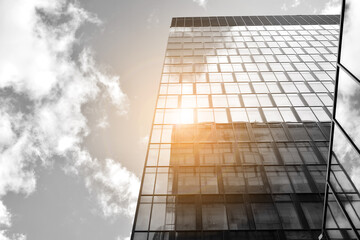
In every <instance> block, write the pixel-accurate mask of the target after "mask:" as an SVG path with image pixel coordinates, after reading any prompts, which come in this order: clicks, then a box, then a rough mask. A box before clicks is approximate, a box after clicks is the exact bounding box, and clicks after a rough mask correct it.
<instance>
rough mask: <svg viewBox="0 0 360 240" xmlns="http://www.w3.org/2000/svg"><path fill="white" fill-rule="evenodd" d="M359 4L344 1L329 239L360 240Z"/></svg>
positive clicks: (330, 174) (327, 215)
mask: <svg viewBox="0 0 360 240" xmlns="http://www.w3.org/2000/svg"><path fill="white" fill-rule="evenodd" d="M359 11H360V5H359V4H358V2H357V1H354V0H346V1H343V10H342V23H341V31H340V41H339V46H341V47H340V48H339V58H338V61H337V74H336V93H335V96H336V97H335V101H334V117H333V119H332V134H331V135H332V137H331V147H330V150H331V151H330V153H329V167H328V178H327V179H328V181H327V185H326V186H327V187H326V199H325V208H324V221H323V228H324V235H325V236H326V237H327V239H360V194H359V191H360V181H359V179H360V178H359V176H360V151H359V149H360V141H359V134H360V128H359V121H360V112H359V100H360V80H359V79H360V74H359V66H358V56H359V54H360V48H359V45H358V44H357V43H355V42H356V41H358V36H359V33H360V31H359V29H360V24H359V21H358V17H357V15H358V12H359Z"/></svg>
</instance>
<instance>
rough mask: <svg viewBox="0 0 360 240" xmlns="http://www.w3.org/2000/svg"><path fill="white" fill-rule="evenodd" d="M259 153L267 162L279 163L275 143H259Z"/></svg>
mask: <svg viewBox="0 0 360 240" xmlns="http://www.w3.org/2000/svg"><path fill="white" fill-rule="evenodd" d="M258 149H259V153H260V154H261V156H262V158H263V161H264V163H265V164H278V163H279V160H278V158H277V156H276V154H275V149H274V145H273V144H271V143H259V144H258Z"/></svg>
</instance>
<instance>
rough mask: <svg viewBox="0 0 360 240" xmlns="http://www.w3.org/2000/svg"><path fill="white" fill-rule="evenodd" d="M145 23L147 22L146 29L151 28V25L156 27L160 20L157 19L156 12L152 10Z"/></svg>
mask: <svg viewBox="0 0 360 240" xmlns="http://www.w3.org/2000/svg"><path fill="white" fill-rule="evenodd" d="M146 22H147V27H148V28H151V27H152V26H153V25H158V24H159V22H160V19H159V17H158V13H157V10H153V11H152V12H151V13H150V14H149V16H148V18H147V19H146Z"/></svg>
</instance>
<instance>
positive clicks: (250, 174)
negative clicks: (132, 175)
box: [141, 165, 326, 195]
mask: <svg viewBox="0 0 360 240" xmlns="http://www.w3.org/2000/svg"><path fill="white" fill-rule="evenodd" d="M325 175H326V167H325V165H320V166H308V167H307V168H305V167H304V166H265V167H263V166H257V167H252V166H242V167H224V166H223V167H219V168H216V167H181V166H179V167H176V168H174V167H158V168H153V167H147V168H146V169H145V173H144V176H143V177H144V179H143V180H144V181H143V186H142V190H141V194H142V195H149V194H200V193H201V194H219V193H225V194H239V193H241V194H246V193H294V192H295V193H316V192H324V190H325Z"/></svg>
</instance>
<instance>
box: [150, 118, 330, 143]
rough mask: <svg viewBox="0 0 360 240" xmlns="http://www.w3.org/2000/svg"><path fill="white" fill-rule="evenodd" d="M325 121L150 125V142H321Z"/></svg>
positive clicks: (327, 126)
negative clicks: (151, 128) (151, 127)
mask: <svg viewBox="0 0 360 240" xmlns="http://www.w3.org/2000/svg"><path fill="white" fill-rule="evenodd" d="M329 134H330V123H329V122H318V123H314V122H309V123H304V124H302V123H234V124H196V125H192V124H187V125H153V130H152V134H151V140H150V141H151V143H160V142H171V143H185V142H216V141H218V142H235V140H236V141H237V142H260V141H265V142H284V141H325V140H328V139H329Z"/></svg>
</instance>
